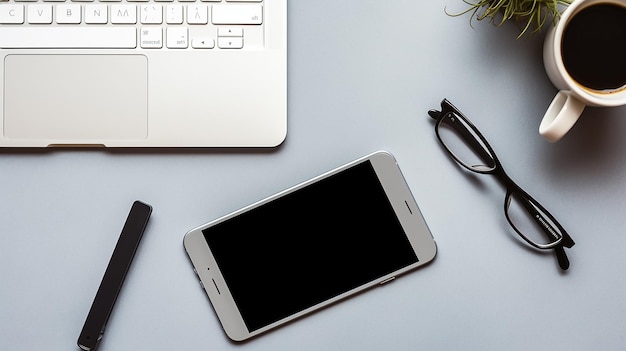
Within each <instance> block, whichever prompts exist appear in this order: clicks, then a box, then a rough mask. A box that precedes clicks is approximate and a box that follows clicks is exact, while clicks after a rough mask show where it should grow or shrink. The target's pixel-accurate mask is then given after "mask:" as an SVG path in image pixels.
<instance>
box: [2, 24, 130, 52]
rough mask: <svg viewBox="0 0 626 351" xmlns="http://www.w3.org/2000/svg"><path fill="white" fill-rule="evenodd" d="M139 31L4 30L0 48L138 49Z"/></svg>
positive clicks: (104, 29) (16, 28) (106, 29)
mask: <svg viewBox="0 0 626 351" xmlns="http://www.w3.org/2000/svg"><path fill="white" fill-rule="evenodd" d="M136 47H137V31H136V29H135V28H128V27H108V28H104V27H78V26H76V27H73V26H71V27H35V26H27V27H0V48H5V49H20V48H42V49H54V48H59V49H65V48H90V49H134V48H136Z"/></svg>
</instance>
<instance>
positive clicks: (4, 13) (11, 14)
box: [0, 4, 24, 24]
mask: <svg viewBox="0 0 626 351" xmlns="http://www.w3.org/2000/svg"><path fill="white" fill-rule="evenodd" d="M0 23H2V24H20V23H24V5H15V4H9V5H5V4H2V5H0Z"/></svg>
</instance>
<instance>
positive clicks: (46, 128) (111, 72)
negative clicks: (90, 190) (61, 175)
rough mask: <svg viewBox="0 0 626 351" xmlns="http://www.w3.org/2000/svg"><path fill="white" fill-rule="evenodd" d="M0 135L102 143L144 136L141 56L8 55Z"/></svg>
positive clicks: (144, 75) (144, 74)
mask: <svg viewBox="0 0 626 351" xmlns="http://www.w3.org/2000/svg"><path fill="white" fill-rule="evenodd" d="M4 72H5V76H4V97H3V98H4V111H3V112H4V136H5V137H6V138H9V139H30V140H41V141H43V142H44V146H45V145H52V144H102V145H106V143H107V140H128V139H130V140H133V139H145V138H147V135H148V62H147V58H146V57H145V56H143V55H8V56H6V58H5V62H4Z"/></svg>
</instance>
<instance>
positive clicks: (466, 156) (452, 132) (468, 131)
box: [437, 112, 495, 172]
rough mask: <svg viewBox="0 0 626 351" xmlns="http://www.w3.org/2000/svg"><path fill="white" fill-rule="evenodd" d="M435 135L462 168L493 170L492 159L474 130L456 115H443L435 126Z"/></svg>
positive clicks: (479, 170) (480, 170)
mask: <svg viewBox="0 0 626 351" xmlns="http://www.w3.org/2000/svg"><path fill="white" fill-rule="evenodd" d="M437 135H438V136H439V139H440V140H441V142H442V143H443V145H444V146H445V147H446V149H448V152H450V153H451V154H452V156H453V157H454V158H455V159H456V161H457V162H459V163H461V164H462V165H463V166H465V167H467V168H469V169H471V170H474V171H477V172H488V171H490V170H493V169H494V168H495V161H494V157H493V155H492V154H491V152H489V149H488V148H487V147H486V146H485V144H484V142H483V141H482V139H481V138H480V137H479V136H478V135H477V134H476V132H475V131H474V129H473V128H472V127H471V126H470V125H469V124H468V123H467V122H466V121H465V120H464V119H463V118H460V117H458V116H457V115H456V114H454V113H452V112H450V113H447V114H445V115H444V116H443V117H442V118H441V119H440V120H439V123H438V125H437Z"/></svg>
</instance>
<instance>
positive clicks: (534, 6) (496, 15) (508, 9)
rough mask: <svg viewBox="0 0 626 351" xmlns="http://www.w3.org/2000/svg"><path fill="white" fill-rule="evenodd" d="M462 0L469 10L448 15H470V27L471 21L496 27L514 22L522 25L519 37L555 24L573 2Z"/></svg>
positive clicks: (558, 0)
mask: <svg viewBox="0 0 626 351" xmlns="http://www.w3.org/2000/svg"><path fill="white" fill-rule="evenodd" d="M476 1H477V2H472V1H470V0H463V2H465V3H466V4H467V5H469V8H468V9H467V10H465V11H463V12H461V13H457V14H450V15H451V16H461V15H464V14H467V13H469V14H470V26H471V22H472V19H474V18H475V19H476V20H478V21H482V20H485V19H486V20H488V21H489V22H491V23H493V24H495V25H496V26H501V25H503V24H504V23H506V22H507V21H511V20H513V21H516V22H518V21H519V22H520V23H521V24H522V29H521V33H520V35H519V36H518V38H519V37H521V36H523V35H524V34H525V33H527V32H528V30H530V29H531V28H532V33H535V32H538V31H539V30H541V28H542V27H543V26H544V24H545V23H546V22H548V21H550V22H552V23H555V22H556V21H557V20H558V19H559V17H560V16H561V11H562V9H563V8H564V7H566V6H567V5H569V4H571V3H572V1H573V0H476Z"/></svg>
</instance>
